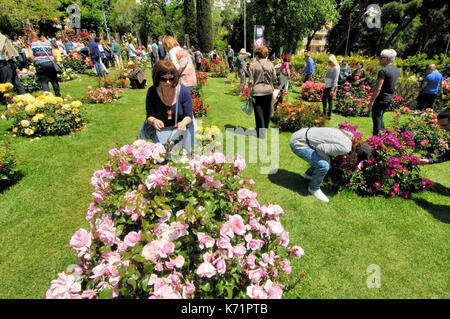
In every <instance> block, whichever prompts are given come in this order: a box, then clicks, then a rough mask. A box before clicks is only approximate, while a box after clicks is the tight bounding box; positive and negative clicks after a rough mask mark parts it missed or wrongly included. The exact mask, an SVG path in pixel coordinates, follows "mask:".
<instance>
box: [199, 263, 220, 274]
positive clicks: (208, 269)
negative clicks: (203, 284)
mask: <svg viewBox="0 0 450 319" xmlns="http://www.w3.org/2000/svg"><path fill="white" fill-rule="evenodd" d="M215 274H216V267H214V266H213V265H212V264H211V263H209V262H203V263H201V264H200V266H199V267H198V269H197V275H198V276H200V277H208V278H211V277H212V276H214V275H215Z"/></svg>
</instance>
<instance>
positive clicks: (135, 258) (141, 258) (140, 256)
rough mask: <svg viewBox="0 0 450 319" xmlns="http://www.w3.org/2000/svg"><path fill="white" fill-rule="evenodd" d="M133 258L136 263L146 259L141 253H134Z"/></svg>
mask: <svg viewBox="0 0 450 319" xmlns="http://www.w3.org/2000/svg"><path fill="white" fill-rule="evenodd" d="M133 260H135V261H137V262H138V263H143V262H145V260H146V259H145V258H144V256H142V255H134V256H133Z"/></svg>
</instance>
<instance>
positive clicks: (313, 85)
mask: <svg viewBox="0 0 450 319" xmlns="http://www.w3.org/2000/svg"><path fill="white" fill-rule="evenodd" d="M324 88H325V84H323V83H320V82H312V81H306V82H304V83H303V84H302V90H301V94H300V98H301V99H303V100H305V101H309V102H319V101H321V100H322V94H323V90H324Z"/></svg>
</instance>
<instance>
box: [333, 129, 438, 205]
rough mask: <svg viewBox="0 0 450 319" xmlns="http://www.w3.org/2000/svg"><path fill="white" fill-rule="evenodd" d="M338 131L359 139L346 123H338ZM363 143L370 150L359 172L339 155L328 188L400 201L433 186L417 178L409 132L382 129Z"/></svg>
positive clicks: (350, 160)
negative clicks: (339, 129)
mask: <svg viewBox="0 0 450 319" xmlns="http://www.w3.org/2000/svg"><path fill="white" fill-rule="evenodd" d="M339 128H341V129H345V130H348V131H350V132H352V133H354V135H355V137H356V138H362V134H361V133H360V132H357V131H356V130H357V128H358V127H357V126H352V125H349V124H348V122H344V123H341V124H339ZM366 142H367V143H368V144H369V145H370V147H371V148H372V155H371V157H370V158H369V159H368V160H365V161H364V162H363V166H362V169H361V170H360V171H357V170H356V168H357V165H358V162H357V161H356V160H355V159H354V158H353V157H352V156H349V155H339V156H336V157H335V158H334V159H333V165H332V168H331V169H330V171H329V175H328V177H329V178H330V181H331V184H332V185H335V186H338V187H339V188H342V189H349V190H352V191H354V192H355V193H357V194H359V195H365V196H378V195H381V196H387V197H394V196H401V197H404V198H409V197H410V194H411V193H412V192H418V191H421V190H423V189H426V190H428V189H430V188H432V187H433V186H434V183H433V182H432V181H430V180H429V179H426V178H423V177H422V176H421V171H420V166H419V164H420V160H419V158H418V157H416V156H414V155H413V150H414V144H415V143H414V133H413V132H409V131H407V132H403V133H398V132H396V131H392V130H383V131H381V135H380V136H371V137H369V138H368V139H367V140H366Z"/></svg>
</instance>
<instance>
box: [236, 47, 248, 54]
mask: <svg viewBox="0 0 450 319" xmlns="http://www.w3.org/2000/svg"><path fill="white" fill-rule="evenodd" d="M239 54H251V53H248V52H247V51H245V49H244V48H242V49H241V51H239Z"/></svg>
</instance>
